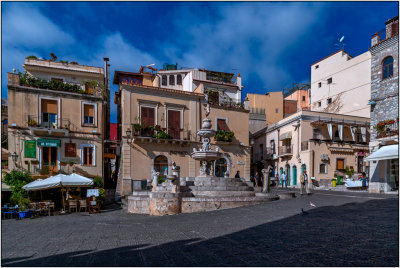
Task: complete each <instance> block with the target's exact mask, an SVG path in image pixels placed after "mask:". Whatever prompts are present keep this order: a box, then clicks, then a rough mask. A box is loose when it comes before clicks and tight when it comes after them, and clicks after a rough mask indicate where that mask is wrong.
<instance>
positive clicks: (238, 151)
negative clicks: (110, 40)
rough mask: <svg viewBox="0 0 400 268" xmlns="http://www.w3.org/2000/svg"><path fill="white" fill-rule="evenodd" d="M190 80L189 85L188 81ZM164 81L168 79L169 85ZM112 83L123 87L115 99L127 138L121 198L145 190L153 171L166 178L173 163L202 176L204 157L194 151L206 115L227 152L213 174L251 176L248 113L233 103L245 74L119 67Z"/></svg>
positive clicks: (119, 189) (189, 174)
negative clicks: (195, 156)
mask: <svg viewBox="0 0 400 268" xmlns="http://www.w3.org/2000/svg"><path fill="white" fill-rule="evenodd" d="M178 75H180V76H181V78H182V80H180V79H179V80H178V78H177V76H178ZM164 76H166V78H163V77H164ZM171 77H173V78H171ZM160 78H161V82H160ZM189 78H190V81H189V82H190V83H189V82H188V83H186V84H184V81H185V79H189ZM163 79H167V84H166V85H165V83H163V81H162V80H163ZM234 80H235V81H234ZM172 81H173V83H171V82H172ZM175 81H176V82H177V81H180V82H182V87H179V88H175V86H176V85H175V83H176V82H175ZM180 82H179V83H180ZM113 83H114V84H117V85H118V86H119V89H118V92H117V93H116V99H115V102H116V104H117V106H118V131H119V134H118V135H121V137H122V139H121V140H122V149H121V158H122V160H121V164H122V166H121V174H120V176H119V179H118V185H117V192H118V193H119V194H120V195H121V196H127V195H130V194H131V193H132V191H133V190H138V189H142V188H143V187H144V185H145V183H146V182H145V181H150V180H152V171H156V172H160V176H161V177H160V179H162V178H165V177H166V176H167V175H168V174H169V172H170V170H171V166H172V164H173V163H174V162H175V163H176V165H178V166H180V167H181V171H180V172H181V173H180V174H181V177H195V176H197V175H198V174H197V172H198V170H199V167H200V165H199V163H198V162H199V161H194V160H193V159H192V158H191V157H190V153H191V152H193V149H194V148H197V147H198V145H199V142H200V140H199V137H197V131H198V130H199V129H200V126H201V122H202V119H204V118H205V116H206V114H208V118H210V119H211V120H212V125H213V129H215V130H217V131H219V134H218V133H217V136H216V137H214V138H213V139H212V144H213V145H216V146H218V147H219V151H220V152H223V153H224V157H223V158H221V159H219V160H217V161H216V163H215V167H214V174H213V175H215V176H217V177H224V176H225V173H228V174H229V175H230V176H234V175H235V173H236V171H237V170H239V172H240V174H241V176H242V177H244V178H245V179H247V180H249V179H250V156H249V151H250V147H249V146H248V142H249V124H248V121H249V111H247V110H245V109H244V108H243V106H242V104H241V103H237V102H232V101H231V99H233V98H231V97H233V96H236V97H237V98H238V99H240V91H241V89H242V86H241V78H240V76H238V77H236V78H235V79H233V77H232V76H231V74H226V73H221V72H211V71H205V70H197V69H188V70H179V71H178V70H159V71H156V70H155V69H154V68H152V69H149V68H141V69H140V70H139V72H138V73H132V72H121V71H116V72H115V75H114V82H113ZM171 84H174V85H171ZM185 85H187V87H186V86H185ZM179 86H180V85H179ZM231 133H233V135H234V136H233V137H232V134H231ZM196 162H197V163H196Z"/></svg>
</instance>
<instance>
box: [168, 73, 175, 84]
mask: <svg viewBox="0 0 400 268" xmlns="http://www.w3.org/2000/svg"><path fill="white" fill-rule="evenodd" d="M169 84H170V85H171V86H173V85H175V76H174V75H170V76H169Z"/></svg>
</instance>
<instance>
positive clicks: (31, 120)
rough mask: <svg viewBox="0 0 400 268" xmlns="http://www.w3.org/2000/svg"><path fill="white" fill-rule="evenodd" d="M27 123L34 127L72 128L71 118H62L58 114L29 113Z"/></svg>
mask: <svg viewBox="0 0 400 268" xmlns="http://www.w3.org/2000/svg"><path fill="white" fill-rule="evenodd" d="M26 124H27V125H28V126H29V127H34V128H46V129H70V128H71V122H70V120H69V119H66V118H62V119H61V118H59V117H58V116H57V115H56V116H50V115H45V116H44V115H42V116H34V115H28V119H27V121H26Z"/></svg>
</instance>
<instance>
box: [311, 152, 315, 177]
mask: <svg viewBox="0 0 400 268" xmlns="http://www.w3.org/2000/svg"><path fill="white" fill-rule="evenodd" d="M311 159H312V160H311V177H314V160H315V152H314V150H312V151H311Z"/></svg>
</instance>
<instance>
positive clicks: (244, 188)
mask: <svg viewBox="0 0 400 268" xmlns="http://www.w3.org/2000/svg"><path fill="white" fill-rule="evenodd" d="M189 188H190V189H192V191H253V188H252V187H249V186H247V185H245V186H243V185H241V186H229V185H223V186H189Z"/></svg>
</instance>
